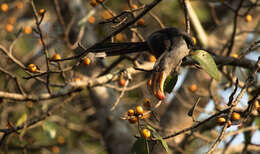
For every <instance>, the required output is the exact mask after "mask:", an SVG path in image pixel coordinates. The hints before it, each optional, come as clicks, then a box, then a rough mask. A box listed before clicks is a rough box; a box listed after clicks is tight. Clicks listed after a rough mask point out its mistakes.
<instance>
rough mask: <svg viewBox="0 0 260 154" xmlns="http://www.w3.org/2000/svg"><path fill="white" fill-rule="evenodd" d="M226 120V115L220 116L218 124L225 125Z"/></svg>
mask: <svg viewBox="0 0 260 154" xmlns="http://www.w3.org/2000/svg"><path fill="white" fill-rule="evenodd" d="M225 122H226V119H225V118H224V117H219V118H218V124H219V125H223V124H224V123H225Z"/></svg>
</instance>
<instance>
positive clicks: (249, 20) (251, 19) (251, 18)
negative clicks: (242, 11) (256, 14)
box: [246, 14, 253, 22]
mask: <svg viewBox="0 0 260 154" xmlns="http://www.w3.org/2000/svg"><path fill="white" fill-rule="evenodd" d="M252 21H253V17H252V15H251V14H248V15H246V22H252Z"/></svg>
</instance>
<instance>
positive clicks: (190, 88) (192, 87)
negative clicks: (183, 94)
mask: <svg viewBox="0 0 260 154" xmlns="http://www.w3.org/2000/svg"><path fill="white" fill-rule="evenodd" d="M197 89H198V87H197V85H196V84H191V85H190V86H189V90H190V91H191V92H195V91H196V90H197Z"/></svg>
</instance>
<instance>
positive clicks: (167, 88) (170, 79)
mask: <svg viewBox="0 0 260 154" xmlns="http://www.w3.org/2000/svg"><path fill="white" fill-rule="evenodd" d="M177 80H178V74H177V73H176V74H175V75H174V76H171V75H169V76H167V78H166V79H165V81H164V86H163V90H164V92H167V93H171V92H172V89H173V88H174V87H175V85H176V83H177Z"/></svg>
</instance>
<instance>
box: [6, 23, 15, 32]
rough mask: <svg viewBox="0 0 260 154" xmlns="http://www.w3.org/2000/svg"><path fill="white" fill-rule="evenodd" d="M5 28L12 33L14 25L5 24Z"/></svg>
mask: <svg viewBox="0 0 260 154" xmlns="http://www.w3.org/2000/svg"><path fill="white" fill-rule="evenodd" d="M5 30H6V31H7V32H9V33H10V32H12V31H13V30H14V26H13V25H11V24H7V25H5Z"/></svg>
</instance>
